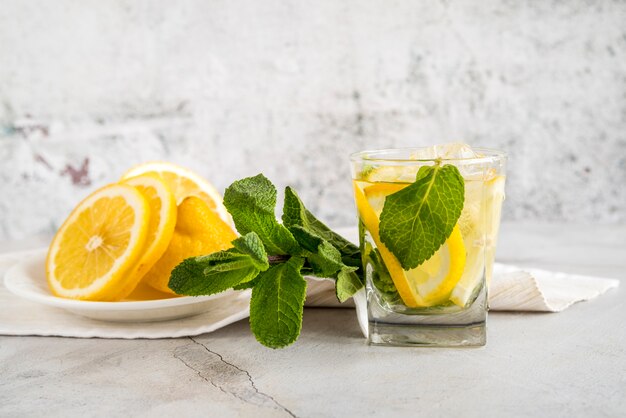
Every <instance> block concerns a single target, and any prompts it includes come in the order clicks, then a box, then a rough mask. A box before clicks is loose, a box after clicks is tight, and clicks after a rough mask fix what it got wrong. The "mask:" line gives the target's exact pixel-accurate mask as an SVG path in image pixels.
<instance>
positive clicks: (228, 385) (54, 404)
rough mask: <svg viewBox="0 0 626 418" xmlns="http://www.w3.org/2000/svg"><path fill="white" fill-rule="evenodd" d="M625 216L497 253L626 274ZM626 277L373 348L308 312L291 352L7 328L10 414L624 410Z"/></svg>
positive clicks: (5, 405)
mask: <svg viewBox="0 0 626 418" xmlns="http://www.w3.org/2000/svg"><path fill="white" fill-rule="evenodd" d="M624 254H626V225H622V226H612V227H597V226H593V227H592V226H583V225H575V224H560V225H549V224H537V223H533V224H505V225H504V226H503V231H502V235H501V245H500V249H499V254H498V256H499V261H501V262H508V263H516V264H520V265H528V266H536V267H544V268H551V269H560V270H563V271H569V272H574V273H581V274H594V275H600V276H605V277H614V278H618V279H624V278H625V273H624V272H625V271H626V257H625V256H624ZM625 298H626V285H622V286H621V287H620V288H619V289H617V290H615V291H610V292H609V293H607V294H605V295H602V296H600V297H599V298H597V299H594V300H592V301H589V302H583V303H579V304H577V305H574V306H573V307H571V308H569V309H567V310H566V311H564V312H562V313H558V314H524V313H509V314H507V313H492V314H490V316H489V322H488V343H487V346H486V347H484V348H478V349H434V348H391V347H370V346H367V345H366V344H365V342H364V339H363V338H362V336H361V334H360V332H359V328H358V325H357V321H356V317H355V314H354V312H353V311H352V310H348V309H307V310H306V311H305V319H304V326H303V330H302V335H301V337H300V339H299V340H298V341H297V343H296V344H294V345H293V346H291V347H289V348H287V349H284V350H270V349H267V348H264V347H262V346H260V345H259V344H258V343H257V342H256V341H255V340H254V337H253V336H252V335H251V334H250V331H249V328H248V324H247V322H246V321H241V322H239V323H236V324H233V325H230V326H228V327H226V328H224V329H222V330H219V331H217V332H215V333H212V334H206V335H203V336H199V337H194V338H182V339H170V340H156V341H145V340H133V341H123V340H101V339H72V338H44V337H0V376H2V378H1V379H0V416H11V417H12V416H54V417H56V416H59V417H61V416H62V417H70V416H107V417H108V416H140V417H141V416H145V417H148V416H180V417H187V416H190V417H193V416H197V417H205V416H215V417H226V416H250V417H259V416H260V417H263V416H285V417H288V416H297V417H340V416H341V417H346V416H350V417H352V416H354V417H357V416H359V417H363V416H380V417H388V416H446V417H447V416H464V417H503V416H507V417H509V416H512V417H516V416H520V417H572V416H576V417H578V416H581V417H582V416H584V417H600V416H608V417H618V416H624V414H625V413H626V303H624V300H625Z"/></svg>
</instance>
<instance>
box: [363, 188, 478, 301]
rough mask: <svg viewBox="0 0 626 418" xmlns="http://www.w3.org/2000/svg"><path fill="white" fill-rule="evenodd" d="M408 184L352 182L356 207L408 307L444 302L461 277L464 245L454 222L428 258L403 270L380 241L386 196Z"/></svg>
mask: <svg viewBox="0 0 626 418" xmlns="http://www.w3.org/2000/svg"><path fill="white" fill-rule="evenodd" d="M408 185H409V184H408V183H375V184H369V183H363V182H355V184H354V189H355V196H356V202H357V209H358V211H359V214H360V217H361V220H362V221H363V223H364V225H365V227H366V228H367V229H368V230H369V232H370V234H371V236H372V238H373V239H374V242H375V244H376V246H377V247H378V249H379V251H380V253H381V256H382V258H383V261H384V262H385V265H386V266H387V269H388V270H389V274H390V275H391V278H392V280H393V282H394V285H395V286H396V289H397V290H398V294H399V295H400V297H401V298H402V301H403V302H404V304H405V305H406V306H408V307H411V308H413V307H425V306H433V305H436V304H439V303H442V302H445V301H446V300H447V299H448V298H449V296H450V293H451V291H452V289H454V287H455V286H456V284H457V283H458V281H459V280H460V279H461V276H462V274H463V270H464V268H465V260H466V253H465V245H464V243H463V237H462V235H461V231H460V228H459V225H458V224H457V225H456V226H455V227H454V229H453V231H452V234H451V235H450V237H448V239H447V240H446V242H445V243H444V244H443V245H442V247H441V248H440V249H439V250H437V252H435V254H434V255H433V256H432V257H431V258H430V259H428V260H426V261H425V262H424V263H422V264H421V265H419V266H418V267H416V268H414V269H411V270H404V269H402V266H401V265H400V262H399V261H398V260H397V258H396V257H395V256H394V255H393V254H392V253H391V252H390V251H389V249H388V248H387V247H386V246H385V245H384V244H383V243H382V242H381V240H380V235H379V222H380V221H379V218H380V213H381V212H382V210H383V207H384V204H385V199H386V197H387V196H388V195H390V194H392V193H395V192H397V191H399V190H402V189H403V188H405V187H407V186H408ZM361 186H363V191H361Z"/></svg>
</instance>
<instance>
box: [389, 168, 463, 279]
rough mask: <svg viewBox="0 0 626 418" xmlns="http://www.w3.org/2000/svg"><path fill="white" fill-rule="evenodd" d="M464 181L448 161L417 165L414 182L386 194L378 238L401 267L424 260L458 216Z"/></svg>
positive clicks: (436, 248)
mask: <svg viewBox="0 0 626 418" xmlns="http://www.w3.org/2000/svg"><path fill="white" fill-rule="evenodd" d="M464 194H465V183H464V181H463V177H462V176H461V173H460V172H459V170H458V169H457V168H456V167H455V166H453V165H450V164H446V165H443V166H441V164H440V162H438V163H437V164H436V165H434V166H424V167H420V169H419V171H418V172H417V176H416V180H415V183H413V184H411V185H410V186H407V187H405V188H404V189H402V190H400V191H398V192H396V193H394V194H391V195H389V196H387V198H386V199H385V206H384V207H383V211H382V213H381V215H380V239H381V241H382V242H383V243H384V244H385V245H386V246H387V247H388V248H389V250H390V251H391V252H392V253H393V254H394V255H395V256H396V257H397V259H398V261H399V262H400V264H401V265H402V268H404V269H405V270H408V269H412V268H415V267H417V266H418V265H420V264H422V263H423V262H424V261H426V260H428V259H429V258H430V257H432V255H433V254H434V253H435V252H436V251H437V250H438V249H439V248H440V247H441V246H442V245H443V244H444V242H445V241H446V239H448V237H449V236H450V234H451V233H452V229H453V228H454V225H455V224H456V222H457V220H458V219H459V217H460V216H461V210H462V209H463V203H464Z"/></svg>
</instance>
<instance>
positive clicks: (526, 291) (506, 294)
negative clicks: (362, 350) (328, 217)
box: [306, 263, 619, 312]
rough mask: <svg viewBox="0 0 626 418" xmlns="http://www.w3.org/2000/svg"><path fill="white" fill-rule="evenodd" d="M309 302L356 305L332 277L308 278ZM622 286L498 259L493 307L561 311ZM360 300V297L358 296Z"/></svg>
mask: <svg viewBox="0 0 626 418" xmlns="http://www.w3.org/2000/svg"><path fill="white" fill-rule="evenodd" d="M308 279H309V280H308V283H309V284H308V288H307V300H306V306H317V307H333V308H338V307H354V306H355V304H354V301H348V302H346V303H343V304H340V303H339V302H338V301H337V298H336V297H335V285H334V283H333V282H332V281H329V280H319V279H314V278H312V277H309V278H308ZM618 286H619V280H616V279H605V278H600V277H590V276H580V275H576V274H567V273H560V272H552V271H547V270H540V269H526V268H521V267H515V266H510V265H506V264H499V263H496V264H495V266H494V276H493V280H492V282H491V286H490V287H489V310H490V311H526V312H531V311H534V312H560V311H562V310H563V309H565V308H567V307H569V306H571V305H573V304H574V303H576V302H582V301H585V300H589V299H593V298H595V297H596V296H599V295H601V294H602V293H604V292H606V291H607V290H609V289H613V288H616V287H618ZM357 303H358V300H357Z"/></svg>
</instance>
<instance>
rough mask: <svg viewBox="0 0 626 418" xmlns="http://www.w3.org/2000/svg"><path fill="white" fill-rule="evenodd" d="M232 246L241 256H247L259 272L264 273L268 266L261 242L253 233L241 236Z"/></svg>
mask: <svg viewBox="0 0 626 418" xmlns="http://www.w3.org/2000/svg"><path fill="white" fill-rule="evenodd" d="M232 244H233V247H235V248H236V249H237V250H239V252H241V253H242V254H247V255H249V256H250V259H251V260H252V263H254V265H255V267H256V268H258V269H259V270H260V271H265V270H267V269H268V267H269V266H270V265H269V263H268V261H267V253H266V252H265V248H264V246H263V242H262V241H261V238H259V236H258V235H257V234H256V233H255V232H248V233H247V234H246V235H242V236H241V237H239V238H237V239H235V240H234V241H233V242H232Z"/></svg>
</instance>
